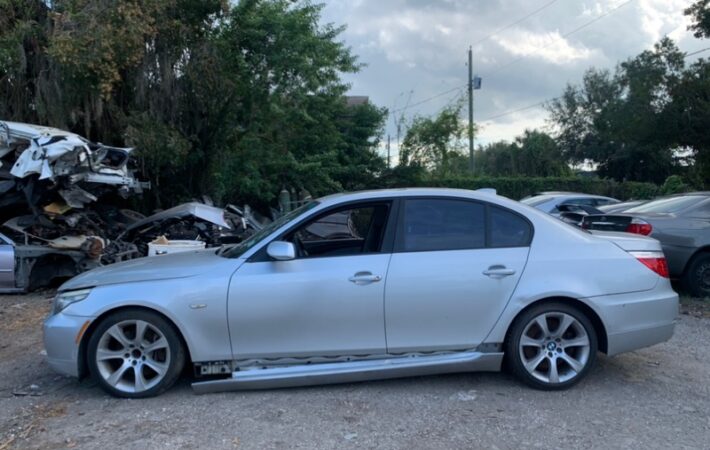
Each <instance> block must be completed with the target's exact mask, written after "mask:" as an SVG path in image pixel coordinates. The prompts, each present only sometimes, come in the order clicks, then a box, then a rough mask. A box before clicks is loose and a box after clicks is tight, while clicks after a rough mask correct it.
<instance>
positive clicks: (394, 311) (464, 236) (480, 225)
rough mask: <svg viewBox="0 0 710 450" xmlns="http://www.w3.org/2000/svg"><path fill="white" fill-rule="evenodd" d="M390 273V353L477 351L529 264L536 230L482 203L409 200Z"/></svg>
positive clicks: (387, 308) (387, 313)
mask: <svg viewBox="0 0 710 450" xmlns="http://www.w3.org/2000/svg"><path fill="white" fill-rule="evenodd" d="M399 221H400V224H399V225H398V227H397V240H396V243H395V248H394V253H393V255H392V260H391V262H390V267H389V271H388V275H387V286H386V298H385V321H386V324H387V348H388V351H389V352H390V353H397V352H413V351H435V350H463V349H472V348H475V347H476V346H477V345H478V344H480V343H481V342H483V340H484V339H485V337H486V335H487V334H488V333H489V331H490V330H491V329H492V328H493V325H494V324H495V322H496V321H497V319H498V317H499V316H500V314H501V313H502V312H503V309H504V307H505V305H506V303H507V302H508V300H509V298H510V296H511V295H512V293H513V291H514V289H515V286H516V284H517V282H518V279H519V278H520V275H521V274H522V272H523V270H524V268H525V264H526V262H527V257H528V250H529V244H530V239H531V236H532V229H531V226H530V224H529V223H528V221H527V220H526V219H524V218H523V217H522V216H519V215H517V214H515V213H513V212H511V211H509V210H506V209H503V208H499V207H497V206H493V205H487V204H485V203H481V202H475V201H469V200H464V199H461V200H458V199H445V198H420V199H407V200H405V201H404V205H403V207H401V214H400V219H399Z"/></svg>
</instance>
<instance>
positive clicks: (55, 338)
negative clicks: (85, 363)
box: [43, 313, 92, 377]
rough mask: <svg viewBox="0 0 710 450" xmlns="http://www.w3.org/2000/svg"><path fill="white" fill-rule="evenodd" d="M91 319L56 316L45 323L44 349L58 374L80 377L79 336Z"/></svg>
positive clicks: (63, 315)
mask: <svg viewBox="0 0 710 450" xmlns="http://www.w3.org/2000/svg"><path fill="white" fill-rule="evenodd" d="M91 319H92V318H91V317H79V316H69V315H66V314H62V313H59V314H55V315H53V316H50V317H47V319H46V320H45V321H44V327H43V331H44V348H45V349H46V350H47V363H48V364H49V366H50V367H51V368H52V369H53V370H54V371H56V372H59V373H61V374H63V375H68V376H72V377H78V376H79V343H78V342H77V336H78V335H79V332H80V331H81V330H82V327H83V326H84V324H86V322H90V321H91Z"/></svg>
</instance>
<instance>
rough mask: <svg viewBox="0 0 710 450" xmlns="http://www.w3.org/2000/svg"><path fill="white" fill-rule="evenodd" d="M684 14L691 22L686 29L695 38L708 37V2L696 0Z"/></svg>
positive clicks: (709, 22) (709, 17) (709, 19)
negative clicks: (691, 32)
mask: <svg viewBox="0 0 710 450" xmlns="http://www.w3.org/2000/svg"><path fill="white" fill-rule="evenodd" d="M684 13H685V15H686V16H690V17H691V19H692V20H693V23H692V24H690V26H689V27H688V29H689V30H692V31H693V35H695V37H696V38H707V37H710V0H697V1H696V2H695V3H693V4H692V5H690V6H689V7H688V8H686V9H685V11H684Z"/></svg>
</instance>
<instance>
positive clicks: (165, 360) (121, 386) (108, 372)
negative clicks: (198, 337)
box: [87, 309, 185, 398]
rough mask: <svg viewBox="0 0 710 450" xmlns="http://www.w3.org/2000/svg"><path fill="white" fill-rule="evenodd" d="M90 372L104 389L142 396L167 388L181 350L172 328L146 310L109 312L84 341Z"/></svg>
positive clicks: (180, 365) (178, 367) (177, 368)
mask: <svg viewBox="0 0 710 450" xmlns="http://www.w3.org/2000/svg"><path fill="white" fill-rule="evenodd" d="M87 357H88V361H87V362H88V366H89V370H90V372H91V375H92V376H93V377H94V378H95V379H96V380H97V381H98V383H99V385H100V386H101V387H102V388H103V389H104V390H105V391H106V392H108V393H110V394H112V395H115V396H118V397H128V398H144V397H153V396H155V395H159V394H161V393H162V392H164V391H166V390H167V389H168V388H170V387H171V386H172V385H173V384H174V383H175V381H176V380H177V379H178V377H179V376H180V372H181V371H182V368H183V366H184V364H185V351H184V349H183V345H182V342H181V340H180V337H179V336H178V333H177V332H176V331H175V328H174V327H173V326H172V325H171V324H170V323H169V322H168V321H167V320H165V319H164V318H163V317H162V316H160V315H159V314H157V313H154V312H151V311H146V310H139V309H135V310H122V311H118V312H116V313H114V314H110V315H109V316H107V317H106V318H105V319H103V320H102V321H101V323H100V324H99V325H98V326H97V327H96V329H95V330H94V332H93V334H92V335H91V337H90V339H89V343H88V352H87Z"/></svg>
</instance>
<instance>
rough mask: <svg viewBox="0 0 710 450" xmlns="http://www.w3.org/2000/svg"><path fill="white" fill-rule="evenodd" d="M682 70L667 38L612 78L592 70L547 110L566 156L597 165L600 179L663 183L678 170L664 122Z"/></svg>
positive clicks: (680, 56) (678, 55) (625, 64)
mask: <svg viewBox="0 0 710 450" xmlns="http://www.w3.org/2000/svg"><path fill="white" fill-rule="evenodd" d="M683 68H684V55H683V54H682V53H681V52H680V51H679V50H678V48H677V47H676V45H675V44H674V43H673V42H672V41H671V40H670V39H668V38H665V39H663V40H661V41H660V42H659V43H657V44H656V45H655V46H654V49H653V50H649V51H644V52H642V53H641V54H639V55H638V56H636V57H635V58H632V59H629V60H627V61H625V62H623V63H621V64H620V65H619V66H618V67H617V69H616V71H615V73H614V74H613V75H612V74H611V73H610V72H608V71H599V70H594V69H592V70H589V71H588V72H587V73H586V74H585V76H584V79H583V82H582V85H581V86H568V87H567V89H566V90H565V92H564V93H563V95H562V96H561V97H560V98H558V99H556V100H554V101H552V102H551V103H550V104H549V105H548V109H549V111H550V113H551V120H552V122H553V124H554V125H555V126H556V127H557V129H558V130H559V136H558V142H559V145H560V147H561V149H562V151H563V154H564V155H565V156H566V157H567V158H569V159H570V160H571V161H572V162H582V161H591V162H593V163H595V164H597V167H598V172H599V174H600V175H602V176H607V177H611V178H614V179H617V180H625V179H628V180H631V181H653V182H656V183H661V182H663V180H665V179H666V177H668V176H669V175H671V174H672V173H673V172H674V171H675V170H677V168H678V160H677V157H676V156H677V155H676V154H675V152H674V150H675V148H674V144H675V142H674V141H675V137H674V136H673V135H672V134H671V133H669V132H668V126H667V123H666V122H665V120H666V119H667V114H666V110H667V108H668V107H669V105H670V104H671V103H672V98H671V92H673V90H674V88H675V86H676V85H677V84H678V82H679V80H680V79H681V77H682V71H683Z"/></svg>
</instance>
